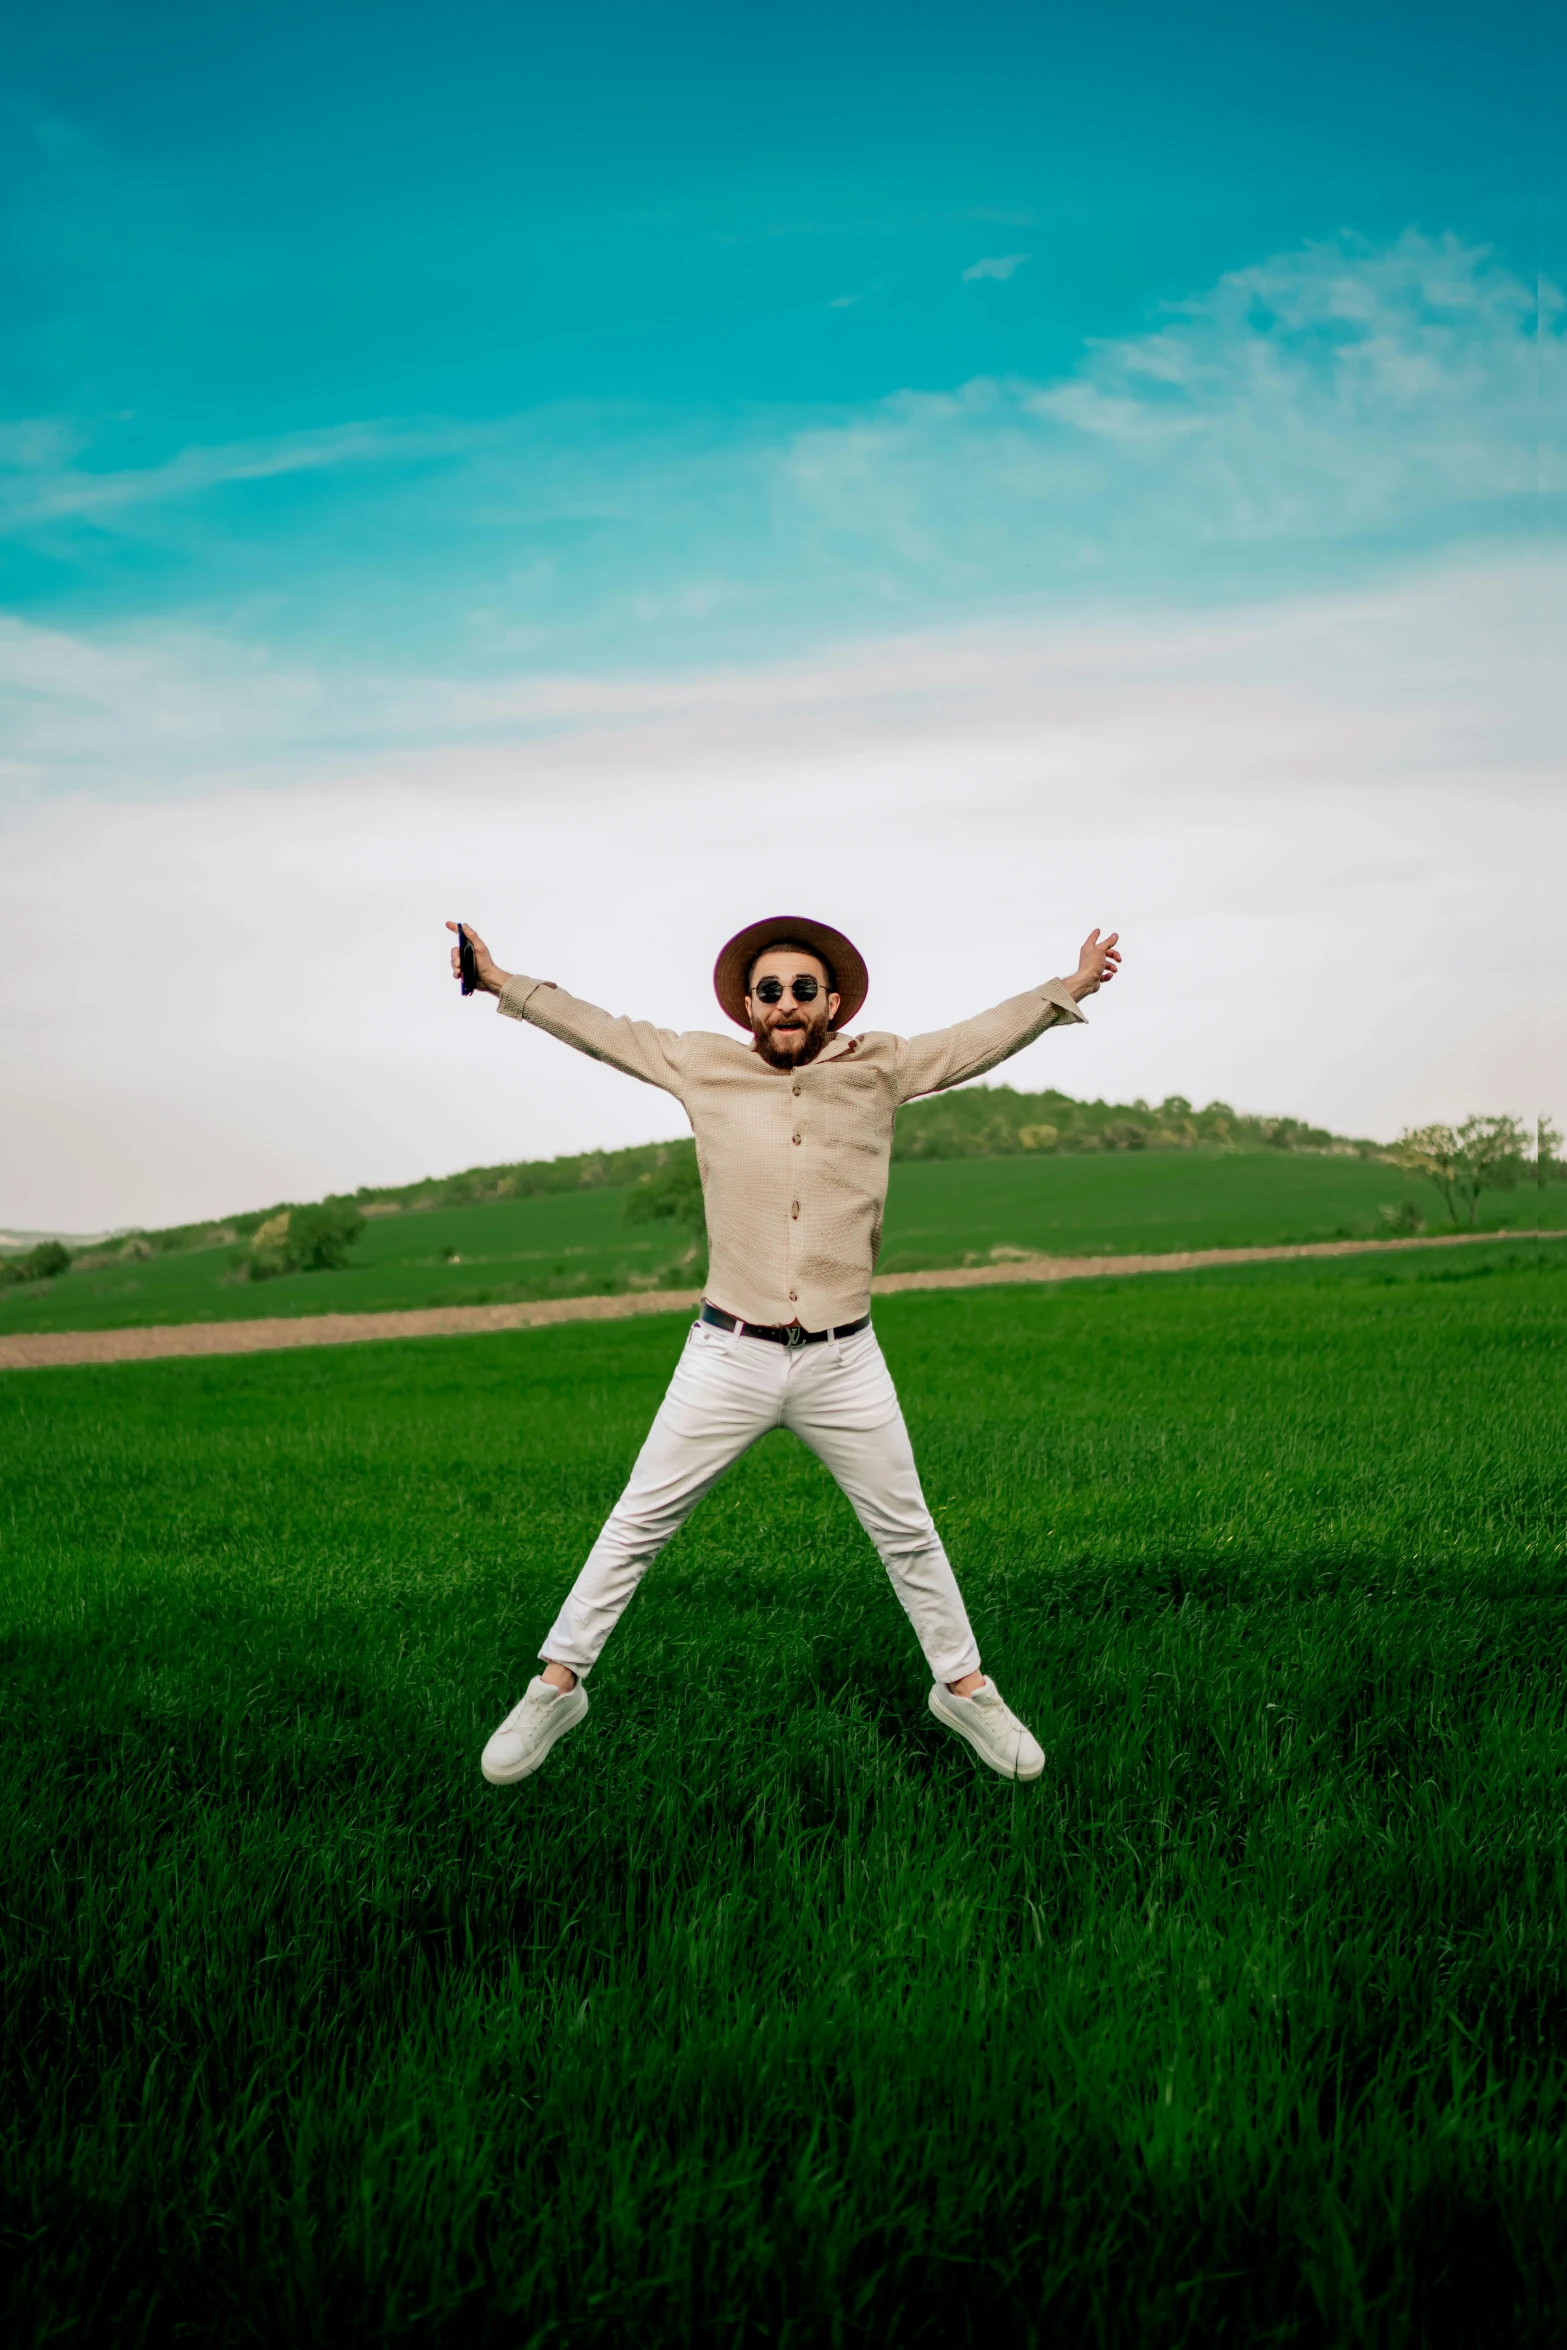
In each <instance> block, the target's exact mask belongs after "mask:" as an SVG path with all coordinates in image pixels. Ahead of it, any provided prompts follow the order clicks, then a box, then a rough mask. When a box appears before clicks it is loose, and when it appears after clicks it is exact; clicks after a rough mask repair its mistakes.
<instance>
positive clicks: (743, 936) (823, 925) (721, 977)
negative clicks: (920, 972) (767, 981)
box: [713, 914, 871, 1029]
mask: <svg viewBox="0 0 1567 2350" xmlns="http://www.w3.org/2000/svg"><path fill="white" fill-rule="evenodd" d="M785 940H786V941H788V942H789V943H790V944H791V945H799V946H802V947H809V949H810V951H811V953H812V954H813V955H819V956H820V957H821V959H822V961H823V962H824V963H826V964H827V965H828V966H829V968H830V969H831V971H832V975H833V989H834V992H835V993H836V995H837V997H838V999H839V1001H838V1014H837V1018H836V1019H835V1020H834V1022H833V1026H834V1027H835V1028H847V1026H848V1024H849V1022H850V1021H851V1020H852V1019H853V1018H854V1015H855V1013H856V1012H857V1011H858V1010H859V1008H860V1006H861V1005H862V1004H863V1003H864V1001H865V998H866V997H867V996H868V995H869V993H870V986H871V975H870V973H869V972H868V971H867V970H866V968H865V958H864V956H863V955H862V954H861V953H860V950H859V948H858V947H857V946H855V945H854V943H853V941H852V940H850V939H847V938H845V937H844V935H843V932H842V931H841V930H834V929H833V927H832V925H831V923H830V922H811V921H808V920H807V919H806V918H805V916H804V915H803V914H775V915H773V916H772V917H771V918H770V919H769V920H768V921H766V922H748V923H747V924H746V926H745V928H744V930H737V931H736V932H735V934H734V937H733V938H732V939H731V940H730V941H729V944H728V945H727V946H726V947H725V948H724V950H723V952H722V953H721V954H720V956H719V958H718V960H717V962H716V963H715V964H714V965H713V993H714V994H715V995H716V996H717V998H718V1000H719V1002H720V1004H721V1005H722V1006H723V1008H724V1010H725V1011H726V1012H727V1013H728V1015H729V1017H730V1019H731V1020H733V1022H734V1023H735V1026H736V1027H737V1028H747V1029H748V1028H749V1027H750V1025H751V1023H750V1021H749V1019H748V1018H747V1017H746V1009H745V983H746V979H747V976H748V975H749V973H750V969H751V965H752V964H753V963H754V962H755V961H756V958H757V956H758V955H759V954H760V953H761V951H762V949H763V948H764V947H770V946H772V945H774V944H775V943H777V942H779V941H785Z"/></svg>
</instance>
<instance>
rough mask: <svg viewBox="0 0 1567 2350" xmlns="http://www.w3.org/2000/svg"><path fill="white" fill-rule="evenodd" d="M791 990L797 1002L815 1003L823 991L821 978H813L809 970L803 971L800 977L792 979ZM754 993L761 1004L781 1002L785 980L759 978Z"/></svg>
mask: <svg viewBox="0 0 1567 2350" xmlns="http://www.w3.org/2000/svg"><path fill="white" fill-rule="evenodd" d="M789 992H790V994H791V995H792V996H793V997H794V1000H795V1002H796V1003H797V1004H813V1003H814V1002H815V1001H816V998H817V996H818V995H819V993H820V992H821V983H820V981H819V980H815V979H813V978H812V977H811V975H810V973H809V972H808V971H802V972H801V973H800V976H799V978H798V979H791V980H790V982H789ZM752 993H753V994H754V996H755V997H756V1000H757V1002H758V1003H759V1004H781V1003H782V1002H783V981H782V980H781V979H759V980H758V981H757V983H756V986H755V987H754V988H753V990H752Z"/></svg>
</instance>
